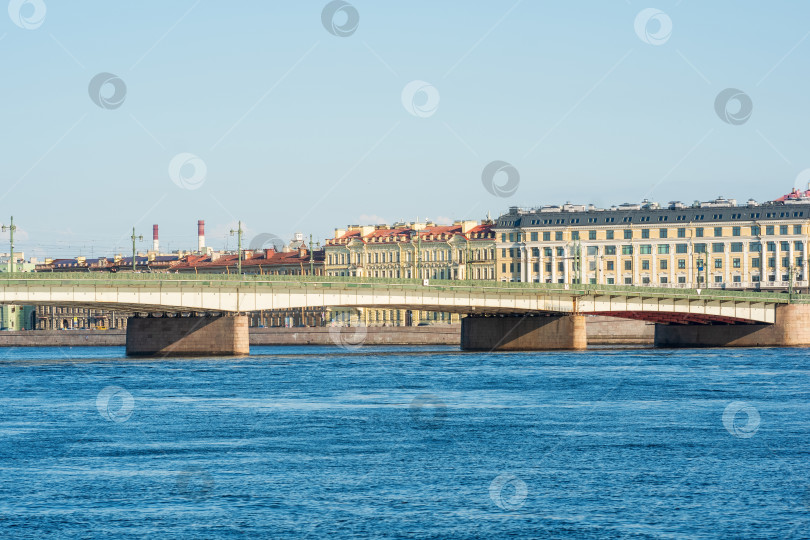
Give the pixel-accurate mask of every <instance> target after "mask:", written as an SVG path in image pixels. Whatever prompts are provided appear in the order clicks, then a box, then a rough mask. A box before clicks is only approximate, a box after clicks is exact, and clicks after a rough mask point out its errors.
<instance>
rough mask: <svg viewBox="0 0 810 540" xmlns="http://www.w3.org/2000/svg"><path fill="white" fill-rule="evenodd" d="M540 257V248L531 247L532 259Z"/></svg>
mask: <svg viewBox="0 0 810 540" xmlns="http://www.w3.org/2000/svg"><path fill="white" fill-rule="evenodd" d="M539 256H540V248H536V247H533V248H532V257H539Z"/></svg>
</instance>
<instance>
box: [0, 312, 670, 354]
mask: <svg viewBox="0 0 810 540" xmlns="http://www.w3.org/2000/svg"><path fill="white" fill-rule="evenodd" d="M587 329H588V344H589V345H652V344H653V337H654V331H655V325H653V324H649V323H645V322H643V321H634V320H630V319H617V318H613V317H601V316H591V317H588V318H587ZM460 340H461V325H459V324H439V325H434V326H393V327H383V326H369V327H366V328H364V327H358V328H341V327H296V328H251V329H250V344H251V345H335V344H340V343H344V344H349V345H356V344H364V345H458V344H459V343H460ZM125 343H126V330H18V331H15V332H0V347H123V346H124V345H125Z"/></svg>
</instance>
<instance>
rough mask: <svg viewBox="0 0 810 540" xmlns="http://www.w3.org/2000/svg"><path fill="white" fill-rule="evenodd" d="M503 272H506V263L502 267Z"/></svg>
mask: <svg viewBox="0 0 810 540" xmlns="http://www.w3.org/2000/svg"><path fill="white" fill-rule="evenodd" d="M501 272H506V263H503V264H502V265H501Z"/></svg>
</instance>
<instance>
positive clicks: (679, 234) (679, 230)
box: [678, 227, 686, 238]
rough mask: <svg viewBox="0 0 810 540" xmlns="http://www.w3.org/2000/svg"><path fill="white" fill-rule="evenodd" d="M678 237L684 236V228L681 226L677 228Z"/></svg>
mask: <svg viewBox="0 0 810 540" xmlns="http://www.w3.org/2000/svg"><path fill="white" fill-rule="evenodd" d="M678 238H686V229H684V228H683V227H681V228H679V229H678Z"/></svg>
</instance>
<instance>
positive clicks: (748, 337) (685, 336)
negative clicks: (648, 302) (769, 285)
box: [655, 304, 810, 347]
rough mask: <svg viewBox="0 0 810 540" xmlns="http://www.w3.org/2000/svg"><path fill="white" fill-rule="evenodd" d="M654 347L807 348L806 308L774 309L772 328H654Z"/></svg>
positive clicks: (809, 312) (809, 320) (809, 310)
mask: <svg viewBox="0 0 810 540" xmlns="http://www.w3.org/2000/svg"><path fill="white" fill-rule="evenodd" d="M655 346H656V347H807V346H810V304H780V305H777V306H776V320H775V322H774V323H773V324H760V323H756V324H656V325H655Z"/></svg>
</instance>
